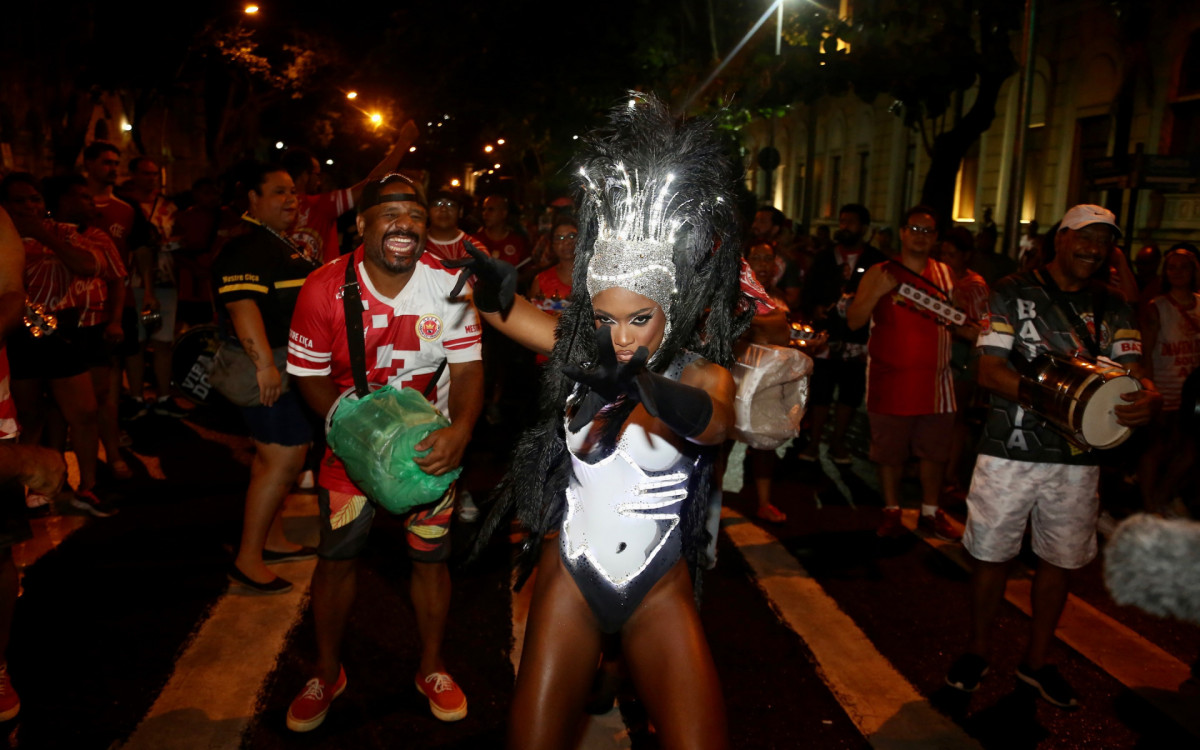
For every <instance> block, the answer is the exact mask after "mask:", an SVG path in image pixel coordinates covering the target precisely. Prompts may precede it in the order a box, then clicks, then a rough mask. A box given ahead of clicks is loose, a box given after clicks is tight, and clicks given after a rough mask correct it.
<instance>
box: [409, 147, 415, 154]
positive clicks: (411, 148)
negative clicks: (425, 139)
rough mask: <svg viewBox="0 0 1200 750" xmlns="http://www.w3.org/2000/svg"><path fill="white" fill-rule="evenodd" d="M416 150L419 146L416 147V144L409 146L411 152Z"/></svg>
mask: <svg viewBox="0 0 1200 750" xmlns="http://www.w3.org/2000/svg"><path fill="white" fill-rule="evenodd" d="M416 150H417V147H416V146H409V147H408V153H410V154H411V153H412V152H414V151H416Z"/></svg>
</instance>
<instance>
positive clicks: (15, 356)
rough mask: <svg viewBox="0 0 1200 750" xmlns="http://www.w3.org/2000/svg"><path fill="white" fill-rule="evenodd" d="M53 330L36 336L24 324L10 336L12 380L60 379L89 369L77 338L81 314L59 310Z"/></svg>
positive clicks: (9, 361)
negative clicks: (77, 325) (78, 321)
mask: <svg viewBox="0 0 1200 750" xmlns="http://www.w3.org/2000/svg"><path fill="white" fill-rule="evenodd" d="M56 315H57V317H58V327H57V328H56V329H55V330H54V332H53V333H49V334H46V335H44V336H38V337H36V338H35V337H34V336H33V335H32V334H30V333H29V329H28V328H26V327H25V326H21V327H20V328H18V329H17V330H16V331H14V332H13V334H12V335H11V336H9V337H8V342H7V346H8V366H9V373H10V374H11V375H12V379H13V380H59V379H62V378H71V377H74V376H76V375H80V374H82V373H85V372H87V371H88V364H87V360H86V359H85V358H84V355H83V348H82V347H81V346H79V345H78V344H77V343H76V341H75V338H76V335H77V334H78V332H79V331H78V328H77V327H76V326H75V324H74V322H73V321H74V320H77V319H78V316H77V315H76V314H74V311H71V314H69V315H68V314H65V313H64V314H58V313H56Z"/></svg>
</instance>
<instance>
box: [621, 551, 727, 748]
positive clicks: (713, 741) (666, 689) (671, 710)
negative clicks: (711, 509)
mask: <svg viewBox="0 0 1200 750" xmlns="http://www.w3.org/2000/svg"><path fill="white" fill-rule="evenodd" d="M621 641H622V648H623V651H624V654H625V663H626V665H627V666H628V668H629V672H630V674H631V675H632V677H633V684H634V686H635V687H636V688H637V693H638V696H639V697H640V698H641V699H642V701H643V702H644V703H645V704H646V709H647V710H648V711H649V713H650V719H651V720H652V721H653V722H654V727H655V729H656V730H657V733H658V740H659V745H660V747H662V748H664V749H666V748H679V749H680V750H701V749H709V748H711V749H714V750H717V749H720V748H727V747H729V737H728V733H729V730H728V727H727V725H726V722H725V699H724V697H723V696H722V695H721V682H720V679H719V678H718V677H717V668H716V665H715V664H714V663H713V659H712V653H711V652H710V651H709V649H708V640H707V639H706V638H705V636H704V628H703V626H702V625H701V623H700V613H699V612H697V611H696V605H695V599H694V598H693V594H692V581H691V578H690V577H689V575H688V569H687V564H686V563H685V562H683V561H682V560H681V561H680V562H678V563H676V565H675V567H673V568H671V571H670V572H669V573H667V574H666V575H665V576H663V577H662V580H660V581H659V582H658V583H656V584H655V585H654V588H652V589H651V590H650V593H649V594H647V595H646V598H645V599H644V600H643V601H642V603H641V605H639V606H638V608H637V610H636V611H635V612H634V613H633V616H632V617H630V618H629V621H628V622H626V623H625V627H624V628H623V629H622V630H621Z"/></svg>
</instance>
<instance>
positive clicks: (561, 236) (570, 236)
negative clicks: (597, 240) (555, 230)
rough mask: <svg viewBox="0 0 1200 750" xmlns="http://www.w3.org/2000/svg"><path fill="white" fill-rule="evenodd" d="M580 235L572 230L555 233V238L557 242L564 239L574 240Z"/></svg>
mask: <svg viewBox="0 0 1200 750" xmlns="http://www.w3.org/2000/svg"><path fill="white" fill-rule="evenodd" d="M578 236H579V235H578V234H576V233H575V232H571V233H570V234H556V235H554V240H555V241H556V242H561V241H563V240H573V239H575V238H576V237H578Z"/></svg>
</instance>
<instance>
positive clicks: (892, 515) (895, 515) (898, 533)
mask: <svg viewBox="0 0 1200 750" xmlns="http://www.w3.org/2000/svg"><path fill="white" fill-rule="evenodd" d="M907 533H908V529H906V528H904V516H903V515H902V514H901V513H900V509H899V508H884V509H883V523H881V524H879V528H878V529H876V530H875V535H876V536H878V537H879V538H881V539H897V538H899V537H902V536H904V535H905V534H907Z"/></svg>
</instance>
